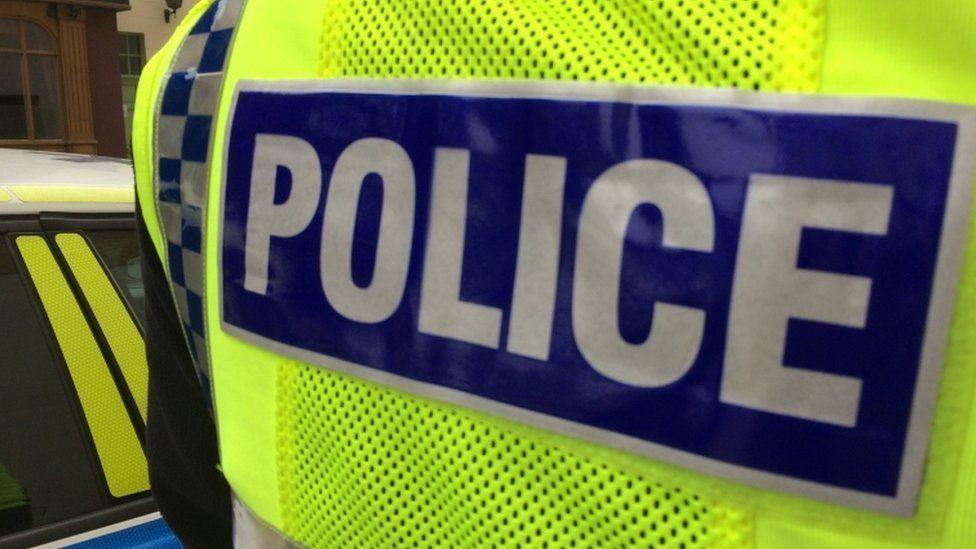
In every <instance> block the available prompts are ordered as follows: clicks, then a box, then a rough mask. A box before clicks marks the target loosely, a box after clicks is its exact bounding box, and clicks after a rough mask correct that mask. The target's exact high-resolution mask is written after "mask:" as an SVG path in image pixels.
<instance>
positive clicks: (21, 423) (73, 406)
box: [0, 149, 179, 547]
mask: <svg viewBox="0 0 976 549" xmlns="http://www.w3.org/2000/svg"><path fill="white" fill-rule="evenodd" d="M133 202H134V196H133V175H132V167H131V165H130V163H129V162H127V161H122V160H117V159H110V158H100V157H92V156H82V155H74V154H65V153H47V152H37V151H15V150H4V149H0V348H2V352H0V547H28V546H38V545H40V546H47V545H49V546H54V547H65V546H69V547H75V546H77V547H130V546H143V545H142V544H150V545H151V546H153V547H171V546H172V547H178V546H179V543H178V541H177V540H176V538H175V537H174V536H173V534H172V533H171V532H170V531H169V529H168V528H167V527H166V525H165V523H164V522H163V521H162V519H161V518H160V517H159V513H158V512H157V511H156V507H155V504H154V502H153V499H152V496H151V494H150V492H149V475H148V471H147V465H146V458H145V454H144V453H143V441H144V433H145V418H146V402H147V390H148V389H147V387H148V371H147V366H146V351H145V343H144V340H143V334H142V330H143V328H142V326H144V324H145V322H144V298H145V296H144V291H143V287H142V280H141V272H140V256H139V244H138V241H137V238H136V233H135V231H134V217H133V213H134V206H133Z"/></svg>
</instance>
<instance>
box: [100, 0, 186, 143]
mask: <svg viewBox="0 0 976 549" xmlns="http://www.w3.org/2000/svg"><path fill="white" fill-rule="evenodd" d="M198 1H199V0H183V1H182V2H180V4H181V6H180V7H179V8H178V9H176V10H175V11H174V10H171V9H169V8H168V6H167V5H166V2H165V0H129V5H130V7H131V8H132V9H130V10H128V11H125V12H120V13H119V17H118V26H119V56H120V57H119V72H120V73H121V75H122V109H123V114H124V123H125V136H126V143H128V142H129V137H130V136H131V135H132V107H133V105H135V102H136V85H137V84H138V82H139V75H140V74H141V73H142V67H143V65H145V64H146V60H147V59H149V58H150V57H152V56H153V55H155V54H156V52H157V51H159V49H160V48H162V47H163V45H164V44H166V40H167V39H169V36H170V35H171V34H172V33H173V30H174V29H175V28H176V26H177V25H178V24H179V23H180V21H182V20H183V18H184V17H186V14H187V12H188V11H190V8H191V7H193V5H194V4H196V3H197V2H198Z"/></svg>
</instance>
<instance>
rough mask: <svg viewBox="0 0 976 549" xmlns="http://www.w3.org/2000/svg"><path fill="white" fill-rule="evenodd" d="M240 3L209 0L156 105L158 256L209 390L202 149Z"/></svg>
mask: <svg viewBox="0 0 976 549" xmlns="http://www.w3.org/2000/svg"><path fill="white" fill-rule="evenodd" d="M244 1H245V0H216V1H215V2H213V3H211V5H210V6H208V7H207V8H206V10H205V11H204V12H203V13H201V14H200V17H199V20H198V21H196V22H194V23H193V25H192V27H191V29H190V31H189V33H188V34H187V36H185V37H184V38H183V40H182V42H181V43H180V46H179V49H178V50H177V52H176V54H175V55H174V56H173V60H172V62H171V63H170V66H169V68H168V70H167V71H166V74H165V76H164V79H163V84H162V87H161V90H160V97H159V101H158V103H157V105H156V113H155V116H156V126H155V127H156V132H155V136H154V137H155V146H154V148H153V149H154V158H153V162H154V166H155V170H154V172H153V173H154V178H153V180H154V191H155V196H156V212H157V217H158V219H159V222H160V224H161V225H162V229H163V234H164V235H165V237H166V246H165V249H164V254H163V255H164V257H165V260H166V263H167V269H168V271H169V279H170V283H171V288H172V291H173V299H174V301H175V302H176V306H177V311H178V312H179V315H180V318H181V319H182V321H183V325H184V335H185V337H186V341H187V345H188V346H189V349H190V352H191V354H192V355H193V358H194V364H195V366H196V368H197V373H198V375H199V376H200V379H201V382H203V383H204V385H207V384H209V378H210V367H209V357H208V355H209V351H208V349H207V345H206V310H205V309H206V308H205V306H204V302H205V298H204V287H203V286H204V284H203V281H204V274H203V268H204V261H203V258H204V257H205V252H204V245H205V241H206V234H205V223H206V220H205V217H206V206H207V190H208V187H209V182H210V177H209V174H210V158H211V155H210V148H211V141H212V138H213V133H214V122H215V118H216V113H217V109H218V108H219V106H220V90H221V86H222V84H223V79H224V68H225V67H226V64H227V58H228V57H229V51H230V47H231V43H232V40H233V33H234V29H235V28H236V26H237V23H238V21H239V19H240V16H241V13H242V10H243V5H244Z"/></svg>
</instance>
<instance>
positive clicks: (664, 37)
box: [321, 0, 824, 91]
mask: <svg viewBox="0 0 976 549" xmlns="http://www.w3.org/2000/svg"><path fill="white" fill-rule="evenodd" d="M823 26H824V8H823V4H822V1H820V0H694V1H693V0H646V1H643V0H642V1H637V0H631V1H628V0H596V1H587V2H550V1H546V0H470V1H462V0H401V1H397V2H371V1H366V0H349V1H341V2H332V3H331V5H330V7H329V8H328V9H327V10H326V18H325V21H324V22H323V29H324V35H323V38H322V49H321V52H322V59H321V61H322V76H323V77H337V76H357V77H377V78H489V79H498V78H522V79H526V78H528V79H551V80H581V81H606V82H646V83H654V84H666V83H670V84H684V85H701V86H734V87H738V88H745V89H757V90H776V91H813V90H815V89H816V87H817V83H818V81H819V76H820V61H821V55H822V45H823Z"/></svg>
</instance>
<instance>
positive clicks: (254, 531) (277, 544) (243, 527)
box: [233, 496, 299, 549]
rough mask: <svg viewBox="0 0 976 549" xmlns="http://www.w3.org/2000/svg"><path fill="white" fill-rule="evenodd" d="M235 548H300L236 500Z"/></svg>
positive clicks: (235, 498)
mask: <svg viewBox="0 0 976 549" xmlns="http://www.w3.org/2000/svg"><path fill="white" fill-rule="evenodd" d="M233 499H234V547H239V548H245V549H248V548H252V547H253V548H255V549H258V548H260V549H287V548H289V547H299V545H298V544H296V543H293V542H292V541H290V540H289V539H288V538H286V537H285V536H284V534H281V533H280V532H278V530H276V529H275V528H274V527H272V526H269V525H268V524H266V523H265V522H264V521H262V520H261V519H259V518H258V517H257V515H255V514H254V512H253V511H251V510H250V509H248V508H247V506H246V505H244V503H242V502H241V500H239V499H237V497H236V496H235V497H234V498H233Z"/></svg>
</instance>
